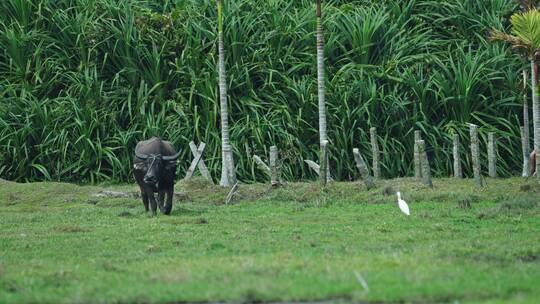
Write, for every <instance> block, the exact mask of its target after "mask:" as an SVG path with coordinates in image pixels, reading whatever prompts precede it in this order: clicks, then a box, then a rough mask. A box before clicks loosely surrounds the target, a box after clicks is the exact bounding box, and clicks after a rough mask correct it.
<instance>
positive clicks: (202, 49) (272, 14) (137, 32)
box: [0, 0, 525, 182]
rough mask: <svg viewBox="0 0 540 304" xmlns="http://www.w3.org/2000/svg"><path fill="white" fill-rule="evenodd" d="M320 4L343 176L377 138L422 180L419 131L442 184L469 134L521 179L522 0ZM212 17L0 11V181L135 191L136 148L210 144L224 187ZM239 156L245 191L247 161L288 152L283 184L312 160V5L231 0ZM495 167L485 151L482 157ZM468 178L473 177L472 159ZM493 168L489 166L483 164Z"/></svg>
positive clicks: (6, 7) (123, 3)
mask: <svg viewBox="0 0 540 304" xmlns="http://www.w3.org/2000/svg"><path fill="white" fill-rule="evenodd" d="M323 3H324V28H325V40H326V45H325V48H326V51H325V53H326V58H327V61H326V66H327V73H326V74H327V75H328V79H327V96H326V97H327V98H326V99H327V106H328V134H329V136H328V137H329V139H330V142H331V145H330V149H331V162H332V165H331V167H332V169H333V174H334V175H335V176H336V177H337V178H339V179H342V180H348V179H352V178H354V177H356V175H357V173H356V170H355V168H354V161H353V158H352V153H351V152H352V149H353V147H358V148H360V149H361V151H362V152H363V153H364V154H365V155H366V156H367V158H368V159H369V158H370V157H369V153H368V151H369V140H368V134H367V133H368V129H369V127H371V126H375V127H377V128H378V130H379V134H380V136H381V138H380V140H381V144H382V150H383V152H384V154H383V157H382V163H383V167H382V172H383V175H385V176H387V177H395V176H403V175H405V174H410V173H411V171H412V167H413V166H412V161H411V160H412V156H413V153H412V149H413V144H412V142H413V136H414V135H413V130H414V129H421V130H423V131H424V134H425V135H424V136H425V137H426V140H427V146H428V152H429V155H430V159H431V162H432V164H433V168H434V170H435V172H434V173H435V175H438V176H446V175H449V174H450V170H451V162H450V157H451V148H450V143H451V134H452V133H454V132H457V133H459V134H460V136H461V139H462V143H463V144H464V146H465V147H466V146H467V144H468V133H467V123H469V122H472V123H476V124H478V125H480V126H481V128H480V133H481V136H482V138H483V140H484V142H485V139H486V137H487V132H488V131H496V132H497V134H498V135H499V137H500V157H499V164H500V166H499V170H500V172H499V174H500V175H503V176H504V175H506V176H508V175H510V174H519V172H520V166H521V153H520V149H521V146H520V141H519V126H520V119H519V117H520V109H521V108H520V104H521V103H522V98H523V96H522V92H521V91H520V89H519V87H520V85H519V79H520V75H521V74H520V70H521V69H522V68H523V67H525V64H524V63H523V62H522V61H520V59H518V58H516V57H515V56H513V55H511V54H510V52H509V51H508V50H507V49H506V48H507V47H506V46H503V45H494V44H491V43H489V42H487V39H486V36H487V34H488V31H489V30H490V29H492V28H495V29H500V30H505V29H507V26H508V24H507V18H508V16H509V15H510V14H511V13H512V12H513V11H514V10H515V9H517V7H516V5H515V4H514V2H513V1H511V0H483V1H469V0H449V1H438V0H383V1H380V0H356V1H354V0H350V1H345V0H333V1H323ZM216 14H217V12H216V3H215V1H211V0H177V1H168V0H161V1H142V0H129V1H128V0H54V1H53V0H46V1H27V0H4V1H1V3H0V176H2V177H4V178H8V179H14V180H49V179H51V180H66V181H78V182H88V181H91V182H94V181H99V180H109V179H110V180H114V181H125V180H128V179H129V178H130V168H131V166H129V165H128V164H129V163H130V160H131V157H132V156H131V155H132V149H133V148H134V146H135V144H136V142H137V141H138V140H140V139H143V138H147V137H149V136H152V135H159V136H161V137H164V138H167V139H169V140H171V141H173V142H174V143H175V144H176V145H177V146H178V147H183V152H184V154H183V156H182V157H181V159H182V160H184V161H183V162H181V165H180V167H179V171H180V172H184V170H185V169H186V168H187V166H188V165H189V162H188V160H189V159H190V158H191V157H190V152H189V149H187V148H186V147H187V143H188V142H189V141H190V140H195V141H205V142H206V143H208V146H207V158H208V159H207V164H208V166H209V169H210V170H211V172H212V174H213V176H214V178H215V179H217V178H218V177H219V174H220V167H221V166H220V161H221V160H220V156H221V149H220V132H219V102H218V81H217V18H216ZM224 16H225V21H224V27H225V33H224V36H225V46H226V65H227V70H228V82H229V96H230V98H229V109H230V113H231V118H230V124H231V143H232V145H233V148H234V153H235V160H236V167H237V172H238V177H239V178H240V179H241V180H243V181H253V180H257V179H258V178H259V177H260V176H261V175H260V174H261V173H260V172H259V171H258V170H257V169H256V168H255V165H254V164H253V162H252V161H251V159H250V158H249V157H248V156H249V155H251V153H257V154H267V152H268V150H267V149H268V147H269V146H270V145H272V144H276V145H278V146H279V147H280V148H281V150H282V151H283V156H285V157H286V160H285V166H284V173H285V177H286V178H287V179H290V180H292V179H300V178H309V177H312V176H313V175H312V174H313V173H312V172H310V171H309V169H308V168H307V167H306V166H305V165H304V164H303V163H302V159H316V158H317V151H318V134H317V128H318V126H317V96H316V93H317V85H316V62H315V58H316V54H315V1H307V0H302V1H300V0H295V1H288V0H272V1H269V0H234V1H232V0H229V1H225V10H224ZM482 151H484V154H485V151H486V149H485V145H484V146H482ZM463 156H464V160H463V161H464V168H466V173H468V174H469V173H470V172H469V168H470V166H469V163H470V160H469V156H468V154H465V149H464V150H463ZM484 159H485V157H484Z"/></svg>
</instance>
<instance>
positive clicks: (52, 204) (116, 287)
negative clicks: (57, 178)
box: [0, 178, 540, 303]
mask: <svg viewBox="0 0 540 304" xmlns="http://www.w3.org/2000/svg"><path fill="white" fill-rule="evenodd" d="M105 188H107V189H109V190H121V191H131V190H135V189H136V188H135V187H134V185H126V186H110V187H109V186H107V187H97V186H77V185H72V184H60V183H32V184H16V183H11V182H7V181H0V303H23V302H24V303H26V302H50V303H58V302H60V303H62V302H64V303H66V302H69V303H77V302H182V301H210V302H213V301H234V302H236V301H291V300H295V301H319V300H321V301H349V300H355V301H366V302H454V301H455V300H457V301H459V302H461V303H463V302H467V303H469V302H473V303H474V302H493V303H497V302H500V303H507V302H523V303H534V302H537V301H538V299H540V206H539V204H538V197H539V193H540V189H539V188H538V186H536V184H535V181H533V180H530V181H524V180H522V179H517V178H516V179H504V180H491V179H488V180H487V187H485V188H484V189H482V190H477V189H475V188H474V186H473V182H472V181H471V180H464V181H456V180H453V179H437V180H435V188H434V189H433V190H431V189H425V188H424V187H422V186H421V185H420V184H418V183H416V182H414V180H412V179H396V180H389V181H384V182H380V183H379V186H378V187H377V188H376V189H373V190H370V191H369V192H368V191H366V190H365V188H364V187H363V185H362V184H361V183H333V184H331V185H330V186H329V187H328V188H327V189H326V190H325V191H322V190H320V189H319V188H318V185H317V184H316V183H294V184H289V185H287V186H286V187H284V188H282V189H277V190H273V189H269V188H268V186H266V185H261V184H258V185H245V186H244V185H243V186H240V190H239V193H238V196H237V197H236V199H235V201H234V203H233V204H232V205H229V206H226V205H224V204H223V201H224V197H225V196H226V192H227V191H226V190H221V189H219V188H215V187H213V186H210V185H208V184H205V183H204V182H202V181H200V180H195V181H193V182H189V183H179V184H178V185H177V188H178V189H177V190H178V191H182V192H185V194H186V195H187V197H186V198H185V199H183V200H181V201H180V200H177V201H175V204H174V209H173V214H172V215H171V216H163V215H159V216H157V217H155V218H149V217H148V216H147V215H146V214H145V213H144V210H143V206H142V203H141V202H140V201H139V200H138V199H135V198H114V199H109V198H107V199H105V198H94V197H93V196H92V193H96V192H99V191H100V190H103V189H105ZM395 190H401V191H402V192H403V194H404V198H405V200H407V202H408V203H409V205H410V208H411V216H410V217H407V216H405V215H403V214H401V213H400V211H399V209H398V207H397V200H396V197H395V195H393V194H391V195H387V194H388V193H393V192H394V191H395ZM385 192H386V194H385ZM359 276H360V277H362V278H363V279H365V281H366V282H367V285H368V288H367V289H366V288H365V287H363V285H362V284H361V283H360V281H361V280H360V279H358V277H359Z"/></svg>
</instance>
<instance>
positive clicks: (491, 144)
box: [488, 132, 497, 177]
mask: <svg viewBox="0 0 540 304" xmlns="http://www.w3.org/2000/svg"><path fill="white" fill-rule="evenodd" d="M488 163H489V177H497V141H496V139H495V133H493V132H490V133H489V134H488Z"/></svg>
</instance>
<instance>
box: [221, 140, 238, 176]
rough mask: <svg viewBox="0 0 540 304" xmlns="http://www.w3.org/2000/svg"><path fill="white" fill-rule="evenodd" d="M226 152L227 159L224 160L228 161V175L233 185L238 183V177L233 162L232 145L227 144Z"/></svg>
mask: <svg viewBox="0 0 540 304" xmlns="http://www.w3.org/2000/svg"><path fill="white" fill-rule="evenodd" d="M224 152H225V159H224V161H225V162H227V166H226V168H227V175H228V176H229V182H230V183H231V186H234V185H236V183H237V182H238V181H237V179H236V174H235V172H234V170H235V168H234V167H232V164H233V155H232V148H231V145H227V146H225V147H224Z"/></svg>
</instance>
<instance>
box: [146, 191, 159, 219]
mask: <svg viewBox="0 0 540 304" xmlns="http://www.w3.org/2000/svg"><path fill="white" fill-rule="evenodd" d="M148 200H149V201H150V212H151V215H152V216H155V215H156V213H157V212H156V211H157V203H156V198H155V197H154V193H153V192H151V193H150V194H148Z"/></svg>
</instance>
